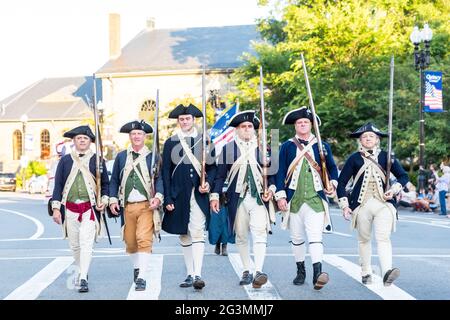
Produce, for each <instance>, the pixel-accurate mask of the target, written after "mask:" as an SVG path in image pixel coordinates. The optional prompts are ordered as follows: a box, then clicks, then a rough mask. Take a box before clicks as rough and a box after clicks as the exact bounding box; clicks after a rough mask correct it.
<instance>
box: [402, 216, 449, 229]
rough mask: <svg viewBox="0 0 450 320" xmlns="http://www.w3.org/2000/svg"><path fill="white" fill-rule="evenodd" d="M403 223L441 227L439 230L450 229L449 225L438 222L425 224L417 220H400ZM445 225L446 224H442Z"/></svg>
mask: <svg viewBox="0 0 450 320" xmlns="http://www.w3.org/2000/svg"><path fill="white" fill-rule="evenodd" d="M400 221H401V222H409V223H417V224H424V225H427V226H430V227H439V228H445V229H450V226H448V225H444V224H446V223H445V222H437V221H433V220H432V221H431V222H423V221H416V220H408V219H405V218H400ZM442 223H444V224H442Z"/></svg>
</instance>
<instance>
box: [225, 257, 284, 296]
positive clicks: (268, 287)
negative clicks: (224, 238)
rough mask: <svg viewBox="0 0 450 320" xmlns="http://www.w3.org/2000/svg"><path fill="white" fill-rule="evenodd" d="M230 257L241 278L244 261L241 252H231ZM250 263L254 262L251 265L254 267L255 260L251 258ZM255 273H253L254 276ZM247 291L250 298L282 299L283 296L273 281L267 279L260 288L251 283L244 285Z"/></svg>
mask: <svg viewBox="0 0 450 320" xmlns="http://www.w3.org/2000/svg"><path fill="white" fill-rule="evenodd" d="M228 259H229V260H230V263H231V265H232V266H233V269H234V271H235V272H236V274H237V276H238V278H239V279H240V278H241V276H242V272H243V269H242V262H241V258H240V256H239V254H237V253H229V254H228ZM250 263H251V264H252V265H251V266H250V267H251V268H252V269H254V265H253V261H252V260H251V259H250ZM254 275H255V274H254V273H253V276H254ZM243 287H244V289H245V291H246V292H247V294H248V296H249V297H250V300H281V296H280V294H279V293H278V291H277V290H276V289H275V288H274V286H273V285H272V283H271V282H270V281H269V280H267V283H266V284H265V285H263V286H262V287H261V288H260V289H254V288H253V287H252V285H251V284H249V285H246V286H243Z"/></svg>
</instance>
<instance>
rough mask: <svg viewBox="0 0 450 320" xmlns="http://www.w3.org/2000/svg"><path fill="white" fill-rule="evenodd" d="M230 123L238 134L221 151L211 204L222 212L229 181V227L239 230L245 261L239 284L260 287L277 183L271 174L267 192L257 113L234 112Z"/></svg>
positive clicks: (263, 274)
mask: <svg viewBox="0 0 450 320" xmlns="http://www.w3.org/2000/svg"><path fill="white" fill-rule="evenodd" d="M229 126H230V127H235V128H236V136H235V138H234V140H233V141H232V142H229V143H228V144H226V145H225V146H224V147H223V149H222V152H221V154H220V155H219V161H218V167H217V174H216V178H215V181H214V190H213V193H211V196H210V198H211V199H210V200H211V201H210V205H211V210H212V211H213V212H216V213H217V212H219V210H220V204H219V195H220V194H221V193H222V188H223V186H224V184H227V185H228V189H227V192H226V198H227V207H228V214H229V218H230V219H229V221H230V225H229V229H230V232H233V233H236V247H237V248H238V251H239V255H240V257H241V261H242V265H243V273H242V278H241V280H240V282H239V284H240V285H248V284H252V286H253V288H261V286H263V285H264V284H265V283H266V282H267V280H268V276H267V274H266V273H264V272H263V265H264V259H265V255H266V246H267V233H268V232H269V231H270V223H271V219H270V216H269V211H268V208H267V207H266V205H267V204H268V201H269V200H271V199H272V197H273V194H274V192H275V184H274V180H273V177H272V176H269V177H268V185H269V188H268V189H269V190H268V192H267V194H264V190H263V176H262V171H261V167H262V161H261V156H260V149H259V147H258V141H257V138H256V134H255V129H258V128H259V120H258V119H257V118H256V117H255V111H252V110H249V111H242V112H240V113H237V114H235V115H234V116H233V117H232V118H231V119H230V121H229ZM249 231H250V232H249ZM249 233H251V235H252V237H253V254H254V256H255V263H254V265H255V276H254V277H253V273H252V272H251V270H250V263H251V262H250V252H249V248H248V235H249Z"/></svg>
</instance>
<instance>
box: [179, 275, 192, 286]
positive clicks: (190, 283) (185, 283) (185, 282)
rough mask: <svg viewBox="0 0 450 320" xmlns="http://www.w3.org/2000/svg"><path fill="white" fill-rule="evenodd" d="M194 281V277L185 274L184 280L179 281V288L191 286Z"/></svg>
mask: <svg viewBox="0 0 450 320" xmlns="http://www.w3.org/2000/svg"><path fill="white" fill-rule="evenodd" d="M193 283H194V279H193V278H192V276H191V275H189V276H187V278H186V280H184V281H183V282H182V283H180V287H181V288H189V287H192V285H193Z"/></svg>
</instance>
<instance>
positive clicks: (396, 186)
mask: <svg viewBox="0 0 450 320" xmlns="http://www.w3.org/2000/svg"><path fill="white" fill-rule="evenodd" d="M402 188H403V187H402V185H401V184H400V183H398V182H396V183H394V184H393V185H392V187H391V190H392V192H393V193H394V194H398V193H399V192H400V191H402Z"/></svg>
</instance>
